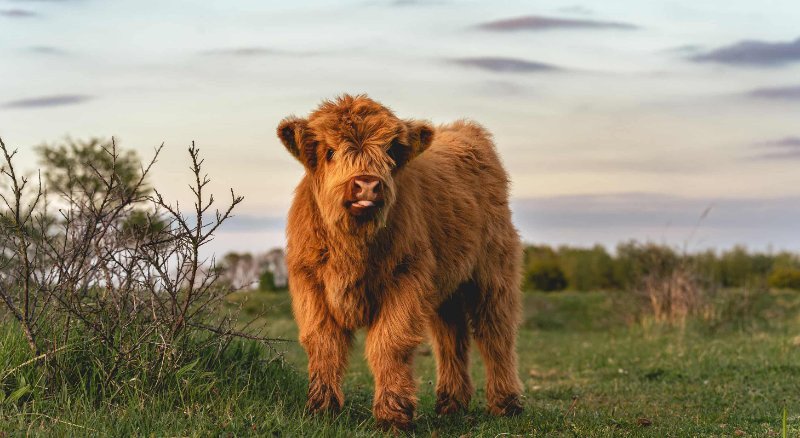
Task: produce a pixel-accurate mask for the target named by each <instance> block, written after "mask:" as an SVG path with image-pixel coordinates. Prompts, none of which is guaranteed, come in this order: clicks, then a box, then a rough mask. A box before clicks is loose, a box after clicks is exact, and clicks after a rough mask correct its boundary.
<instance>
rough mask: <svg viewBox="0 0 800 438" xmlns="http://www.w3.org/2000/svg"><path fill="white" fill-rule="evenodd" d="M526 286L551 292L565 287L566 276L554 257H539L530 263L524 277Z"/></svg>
mask: <svg viewBox="0 0 800 438" xmlns="http://www.w3.org/2000/svg"><path fill="white" fill-rule="evenodd" d="M525 280H526V283H527V285H528V287H530V288H532V289H536V290H540V291H544V292H553V291H559V290H564V289H566V288H567V277H566V275H564V270H563V269H561V266H559V265H558V262H557V261H556V260H554V259H541V260H536V261H534V262H532V263H531V265H530V266H529V268H528V273H527V277H526V279H525Z"/></svg>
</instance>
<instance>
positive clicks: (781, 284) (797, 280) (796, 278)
mask: <svg viewBox="0 0 800 438" xmlns="http://www.w3.org/2000/svg"><path fill="white" fill-rule="evenodd" d="M768 284H769V286H770V287H774V288H777V289H795V290H800V269H797V268H787V267H781V268H776V269H775V270H773V271H772V273H771V274H770V275H769V280H768Z"/></svg>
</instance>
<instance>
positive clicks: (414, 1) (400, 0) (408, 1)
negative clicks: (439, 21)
mask: <svg viewBox="0 0 800 438" xmlns="http://www.w3.org/2000/svg"><path fill="white" fill-rule="evenodd" d="M441 4H444V1H443V0H392V2H391V3H389V5H390V6H433V5H441Z"/></svg>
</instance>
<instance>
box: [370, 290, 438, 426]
mask: <svg viewBox="0 0 800 438" xmlns="http://www.w3.org/2000/svg"><path fill="white" fill-rule="evenodd" d="M407 287H413V286H412V285H407ZM420 296H421V295H419V294H416V293H413V292H412V291H409V290H405V291H404V290H403V288H400V289H399V290H396V291H387V292H386V294H385V295H384V297H385V299H384V300H383V302H382V303H381V307H380V309H379V310H378V314H377V315H376V318H375V320H374V321H373V323H372V324H371V326H370V327H369V329H368V331H367V340H366V356H367V362H368V363H369V366H370V368H371V370H372V375H373V377H374V379H375V398H374V400H373V405H372V412H373V414H374V415H375V420H376V421H377V423H378V426H379V427H381V428H383V429H397V430H410V429H411V428H413V421H414V409H415V408H416V404H417V397H416V384H415V382H414V377H413V374H412V361H413V358H414V350H415V348H416V347H417V346H418V345H419V344H420V343H421V342H422V338H423V336H422V334H423V332H424V330H425V322H426V320H427V318H426V314H425V306H424V304H423V303H422V302H421V300H420Z"/></svg>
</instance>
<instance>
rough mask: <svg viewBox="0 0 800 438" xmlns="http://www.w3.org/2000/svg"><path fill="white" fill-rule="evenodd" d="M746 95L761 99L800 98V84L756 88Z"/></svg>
mask: <svg viewBox="0 0 800 438" xmlns="http://www.w3.org/2000/svg"><path fill="white" fill-rule="evenodd" d="M745 95H746V96H748V97H755V98H759V99H776V100H800V85H789V86H782V87H765V88H756V89H754V90H750V91H748V92H747V93H745Z"/></svg>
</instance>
